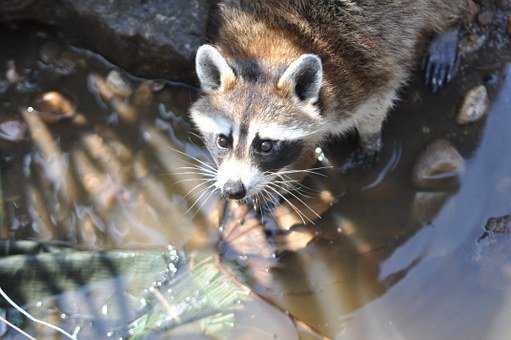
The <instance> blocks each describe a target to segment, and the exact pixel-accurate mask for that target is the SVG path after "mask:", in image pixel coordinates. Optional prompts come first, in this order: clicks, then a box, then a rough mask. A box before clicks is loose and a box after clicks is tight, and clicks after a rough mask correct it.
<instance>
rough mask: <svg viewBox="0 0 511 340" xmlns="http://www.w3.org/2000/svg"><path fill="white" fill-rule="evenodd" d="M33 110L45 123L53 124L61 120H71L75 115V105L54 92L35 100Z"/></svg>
mask: <svg viewBox="0 0 511 340" xmlns="http://www.w3.org/2000/svg"><path fill="white" fill-rule="evenodd" d="M34 109H35V110H36V111H37V112H38V113H39V116H40V117H41V118H42V119H43V121H44V122H46V123H55V122H58V121H60V120H62V119H66V118H71V117H73V116H74V115H75V113H76V106H75V104H74V103H73V102H72V101H71V100H70V99H68V98H66V97H65V96H63V95H62V94H60V93H59V92H56V91H50V92H46V93H44V94H43V95H41V96H40V97H39V98H38V99H37V101H36V104H35V107H34Z"/></svg>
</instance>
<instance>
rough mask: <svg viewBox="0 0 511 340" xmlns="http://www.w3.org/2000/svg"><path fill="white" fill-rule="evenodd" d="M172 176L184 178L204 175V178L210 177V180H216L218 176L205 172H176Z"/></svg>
mask: <svg viewBox="0 0 511 340" xmlns="http://www.w3.org/2000/svg"><path fill="white" fill-rule="evenodd" d="M172 175H177V176H184V175H202V176H204V177H208V178H214V177H216V174H215V175H213V174H208V173H204V172H200V171H190V172H174V173H172Z"/></svg>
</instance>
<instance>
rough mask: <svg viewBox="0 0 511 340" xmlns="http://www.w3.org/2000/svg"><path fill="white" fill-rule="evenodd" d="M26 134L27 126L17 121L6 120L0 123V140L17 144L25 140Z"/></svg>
mask: <svg viewBox="0 0 511 340" xmlns="http://www.w3.org/2000/svg"><path fill="white" fill-rule="evenodd" d="M26 134H27V126H26V124H25V123H23V122H21V121H18V120H7V121H4V122H2V123H0V138H1V139H4V140H7V141H10V142H19V141H21V140H23V139H24V138H25V136H26Z"/></svg>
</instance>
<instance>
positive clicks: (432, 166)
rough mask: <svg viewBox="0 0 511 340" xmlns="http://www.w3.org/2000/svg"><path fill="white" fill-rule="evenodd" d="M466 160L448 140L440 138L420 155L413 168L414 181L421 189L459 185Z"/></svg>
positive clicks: (446, 187)
mask: <svg viewBox="0 0 511 340" xmlns="http://www.w3.org/2000/svg"><path fill="white" fill-rule="evenodd" d="M464 169H465V160H464V159H463V157H461V155H460V154H459V152H458V151H457V150H456V149H455V148H454V147H453V146H452V145H451V144H450V143H449V142H447V141H446V140H442V139H439V140H437V141H435V142H433V143H432V144H431V145H429V146H428V147H427V148H426V150H424V152H423V153H422V154H421V155H420V156H419V159H418V160H417V163H416V164H415V167H414V169H413V178H412V180H413V183H414V185H415V186H416V187H418V188H420V189H451V188H457V187H458V186H459V179H460V176H461V174H462V173H463V172H464Z"/></svg>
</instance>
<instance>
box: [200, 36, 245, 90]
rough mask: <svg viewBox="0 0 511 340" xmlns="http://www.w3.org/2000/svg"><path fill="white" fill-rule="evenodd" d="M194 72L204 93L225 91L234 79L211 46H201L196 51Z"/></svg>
mask: <svg viewBox="0 0 511 340" xmlns="http://www.w3.org/2000/svg"><path fill="white" fill-rule="evenodd" d="M195 71H196V73H197V76H198V77H199V81H200V84H201V88H202V90H203V91H205V92H212V91H225V90H226V89H228V88H229V87H231V86H232V84H233V83H234V81H235V79H236V76H235V75H234V71H233V70H232V68H231V67H230V66H229V64H227V61H226V60H225V58H224V57H223V56H222V55H221V54H220V52H219V51H218V50H217V49H216V48H214V47H213V46H211V45H202V46H201V47H199V49H198V50H197V55H196V56H195Z"/></svg>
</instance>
